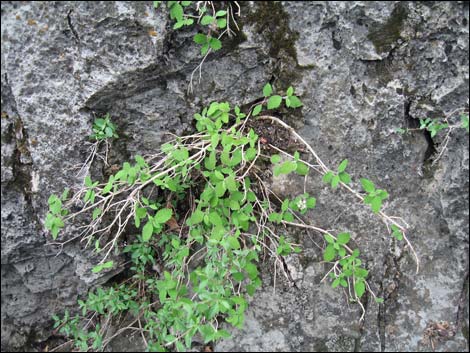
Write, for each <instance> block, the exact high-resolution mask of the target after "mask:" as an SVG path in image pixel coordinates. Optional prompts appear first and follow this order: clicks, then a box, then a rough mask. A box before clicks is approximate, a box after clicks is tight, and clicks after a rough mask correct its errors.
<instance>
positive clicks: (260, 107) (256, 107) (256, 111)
mask: <svg viewBox="0 0 470 353" xmlns="http://www.w3.org/2000/svg"><path fill="white" fill-rule="evenodd" d="M262 109H263V106H262V105H261V104H258V105H257V106H255V107H254V108H253V113H252V115H253V116H257V115H258V114H259V113H261V110H262Z"/></svg>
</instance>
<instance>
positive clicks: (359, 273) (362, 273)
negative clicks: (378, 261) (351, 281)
mask: <svg viewBox="0 0 470 353" xmlns="http://www.w3.org/2000/svg"><path fill="white" fill-rule="evenodd" d="M354 275H355V276H356V277H358V278H366V277H367V276H368V275H369V271H367V270H366V269H365V268H357V269H356V270H355V271H354Z"/></svg>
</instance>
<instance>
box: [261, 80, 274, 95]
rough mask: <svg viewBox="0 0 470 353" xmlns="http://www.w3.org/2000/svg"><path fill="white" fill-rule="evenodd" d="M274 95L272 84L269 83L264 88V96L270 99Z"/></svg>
mask: <svg viewBox="0 0 470 353" xmlns="http://www.w3.org/2000/svg"><path fill="white" fill-rule="evenodd" d="M272 93H273V88H272V86H271V84H269V83H267V84H266V85H265V86H264V87H263V95H264V96H265V97H269V96H270V95H271V94H272Z"/></svg>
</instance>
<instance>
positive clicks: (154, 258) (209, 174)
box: [46, 1, 403, 351]
mask: <svg viewBox="0 0 470 353" xmlns="http://www.w3.org/2000/svg"><path fill="white" fill-rule="evenodd" d="M155 5H156V6H158V5H159V3H158V2H157V4H155ZM189 5H190V2H183V1H180V2H177V1H170V2H167V6H168V8H169V9H170V16H171V17H172V18H174V19H175V20H176V21H177V23H180V22H182V21H184V20H185V19H187V17H185V14H184V10H185V7H187V6H189ZM223 11H224V10H220V11H218V12H217V13H216V14H215V16H210V15H205V16H204V17H202V19H201V23H202V24H203V25H204V23H208V25H213V26H215V25H217V26H220V23H221V22H219V21H220V19H222V18H223V17H224V16H225V15H226V13H224V12H223ZM209 17H211V18H209ZM198 38H201V41H202V37H198ZM206 38H207V37H206ZM198 40H199V39H198ZM206 43H207V42H206ZM209 45H210V44H209ZM273 93H274V90H273V87H272V86H271V85H270V84H267V85H265V86H264V88H263V95H264V99H263V101H262V102H261V103H259V104H258V105H256V106H254V107H252V109H251V110H249V111H247V112H245V113H244V112H242V111H241V109H240V107H238V106H235V107H232V106H231V105H230V104H229V103H228V102H212V103H211V104H210V105H209V106H208V107H205V108H204V109H202V111H201V112H200V113H197V114H195V115H194V118H195V121H196V129H197V133H195V134H194V135H191V136H188V137H178V138H176V139H174V140H172V141H170V142H168V143H165V144H163V145H162V146H161V153H159V154H157V155H155V156H146V157H145V158H144V157H142V156H139V155H136V156H135V157H134V160H135V163H130V162H125V163H123V164H122V168H121V169H120V170H118V171H117V172H116V173H115V174H113V175H111V176H110V177H109V179H108V180H107V181H104V182H102V183H100V182H99V181H93V180H92V179H91V178H90V177H86V179H85V185H84V187H83V188H82V190H80V191H79V192H78V193H77V194H76V195H74V197H73V198H72V199H71V200H70V202H67V200H68V192H65V193H64V194H63V195H62V196H61V197H60V198H59V197H57V196H55V195H52V196H51V197H50V198H49V213H48V215H47V216H46V228H47V229H49V230H50V231H51V234H52V237H53V238H54V239H55V238H56V237H57V235H58V233H59V231H60V229H61V228H63V227H64V223H65V221H67V220H69V221H70V220H73V219H74V217H75V216H76V215H77V214H82V215H89V216H90V219H91V223H90V225H89V227H88V228H87V229H86V232H85V234H86V235H85V239H84V240H87V244H93V243H94V244H95V247H94V250H95V252H96V253H97V254H105V256H104V258H103V259H102V260H101V262H100V263H99V264H98V265H96V266H95V267H93V268H92V270H91V271H92V272H93V273H99V272H100V271H103V270H109V269H112V268H114V267H115V265H116V264H115V262H114V261H113V260H107V256H108V255H109V254H110V252H111V250H113V249H114V250H115V251H116V252H118V251H119V249H120V248H124V250H123V253H125V254H127V255H128V256H129V257H130V262H131V267H130V271H131V273H132V277H131V278H128V279H127V280H125V281H123V282H122V283H120V284H117V285H114V286H113V287H110V288H107V289H102V288H98V289H97V290H96V291H94V292H90V293H88V296H87V297H86V298H85V299H83V300H79V302H78V304H79V306H80V309H81V315H77V316H75V317H70V315H69V313H68V312H66V313H65V316H64V317H63V319H59V318H58V317H57V316H54V320H55V328H57V330H59V332H60V333H62V334H64V335H66V336H69V337H70V338H72V339H73V341H74V344H75V346H76V348H77V349H79V350H85V351H86V350H90V349H93V350H103V349H104V348H105V346H106V344H107V339H106V338H103V337H106V327H100V325H99V324H98V323H99V322H103V321H101V320H100V318H113V319H115V320H119V318H121V317H125V316H126V315H127V314H130V315H131V317H137V318H138V319H139V320H141V322H142V334H143V335H144V336H145V338H146V341H147V342H148V347H147V349H148V350H149V351H156V350H158V351H166V350H177V351H185V350H189V349H191V345H192V341H193V338H194V337H195V336H196V335H198V336H200V337H201V338H202V340H203V341H204V342H205V343H206V344H207V343H209V342H212V341H215V340H217V339H220V338H227V337H229V334H228V332H227V331H225V330H224V329H221V328H220V327H219V323H220V320H221V319H223V320H225V322H226V323H228V324H230V325H232V326H234V327H236V328H241V327H242V326H243V323H244V313H245V310H246V308H247V302H248V296H253V295H255V291H256V289H257V288H259V287H260V286H261V279H260V276H259V269H258V263H259V261H260V258H262V257H261V256H260V255H262V254H263V250H264V249H266V248H267V249H272V250H271V253H272V254H273V256H276V257H280V256H287V255H290V254H291V253H292V252H299V251H300V248H299V247H298V246H296V245H295V244H293V243H291V242H290V241H289V240H288V238H287V237H286V236H284V235H280V236H278V235H276V234H275V230H276V229H277V227H278V225H280V224H282V225H283V226H287V225H288V226H292V225H296V222H297V220H299V219H301V217H302V215H305V214H306V213H307V211H309V210H312V209H314V208H315V206H316V202H317V200H316V198H315V197H313V196H311V195H309V194H308V193H303V194H300V195H297V196H295V197H293V198H292V199H290V198H286V199H284V200H283V201H281V200H279V204H278V205H274V203H272V202H271V200H270V198H269V197H266V196H265V195H267V194H268V193H269V192H271V193H272V194H273V195H275V194H274V193H273V192H272V191H270V190H269V189H267V188H266V187H264V184H263V183H262V182H261V181H260V177H259V176H258V174H256V172H254V170H259V168H258V167H257V166H256V165H255V162H256V161H257V160H258V159H261V160H262V159H265V161H268V160H270V162H271V163H272V164H273V175H274V176H279V175H288V174H290V173H293V172H295V173H297V174H299V175H301V176H307V175H308V174H309V172H310V169H309V167H308V165H307V164H306V162H303V161H302V160H301V159H300V153H299V152H295V153H294V154H293V155H289V154H288V153H287V152H284V153H283V154H284V155H286V156H288V160H282V158H281V157H280V155H276V154H274V155H271V156H267V158H266V155H265V154H264V151H262V149H261V144H262V142H261V141H260V139H259V136H258V135H257V134H256V132H255V131H254V130H253V128H251V127H250V125H249V124H247V119H249V118H253V117H255V116H257V115H258V114H260V113H261V111H262V109H263V107H266V108H267V109H277V108H279V107H280V106H281V104H282V102H283V101H284V102H285V105H286V107H287V108H297V107H300V106H301V105H302V103H301V102H300V100H299V99H298V97H296V96H294V89H293V88H292V87H289V88H288V89H287V92H286V96H280V95H273ZM347 164H348V161H347V160H343V161H342V162H341V163H340V164H339V166H338V167H337V171H336V172H332V171H331V172H328V173H330V174H328V173H326V174H325V177H326V175H330V177H326V178H327V179H328V178H330V179H328V180H325V177H324V180H325V181H326V182H328V183H331V185H332V186H333V187H336V186H337V185H338V184H339V182H340V181H341V182H343V183H345V184H347V183H349V182H350V176H349V174H347V173H346V167H347ZM333 180H335V181H333ZM361 181H362V184H363V187H364V189H365V190H366V191H367V192H368V193H369V195H368V197H370V198H372V199H371V200H375V199H376V198H379V199H380V204H381V202H382V200H383V199H384V198H386V197H384V194H383V190H375V186H374V185H373V183H372V182H370V181H369V180H367V179H362V180H361ZM387 196H388V194H387ZM276 197H277V196H276ZM261 198H262V199H261ZM366 198H367V197H366ZM77 200H81V201H83V205H84V206H83V208H82V209H81V210H79V211H77V210H76V209H74V208H73V207H75V206H74V204H75V203H76V201H77ZM375 203H376V201H371V204H373V205H371V206H372V207H373V210H374V212H377V211H376V210H375V209H376V208H375V207H376V205H375ZM379 209H380V207H379ZM72 210H73V212H72V214H69V212H71V211H72ZM260 219H262V220H263V225H262V226H260V223H259V222H260V221H259V220H260ZM128 222H130V223H128ZM132 222H133V226H135V229H133V227H129V225H130V224H131V223H132ZM102 223H109V225H108V226H106V225H105V226H103V225H102ZM253 227H258V232H255V233H256V234H252V229H253ZM396 228H397V229H395V228H394V227H393V226H392V228H391V229H392V232H393V236H394V237H396V238H397V239H398V238H399V237H400V235H401V237H403V233H401V231H400V229H399V228H398V227H396ZM131 229H133V230H131ZM125 230H126V231H127V232H129V231H130V232H131V233H132V234H128V238H129V239H134V240H133V241H131V242H130V244H128V245H127V244H126V245H124V246H120V245H119V235H120V234H122V233H123V232H124V231H125ZM325 240H326V243H327V245H326V247H325V250H324V254H323V257H324V260H325V261H326V262H334V263H335V267H334V268H333V269H332V270H331V271H330V276H331V277H332V286H333V287H337V286H342V287H348V286H350V288H352V291H353V293H355V295H354V298H353V299H354V300H359V298H361V297H362V296H363V295H364V293H365V291H367V290H368V289H367V283H366V277H367V275H368V272H367V270H366V269H365V268H364V267H363V266H362V262H361V260H360V259H359V257H358V256H359V250H357V249H356V250H354V251H351V250H350V248H349V247H348V244H349V243H350V241H351V237H350V234H349V233H346V232H344V233H340V234H338V235H337V236H336V237H333V236H332V235H329V234H326V235H325ZM121 245H122V244H121ZM271 246H272V248H270V247H271ZM106 260H107V261H106ZM378 299H380V298H378Z"/></svg>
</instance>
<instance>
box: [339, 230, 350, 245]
mask: <svg viewBox="0 0 470 353" xmlns="http://www.w3.org/2000/svg"><path fill="white" fill-rule="evenodd" d="M350 238H351V235H350V234H349V233H339V234H338V236H337V238H336V241H337V243H338V244H341V245H344V244H347V243H348V242H349V239H350Z"/></svg>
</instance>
